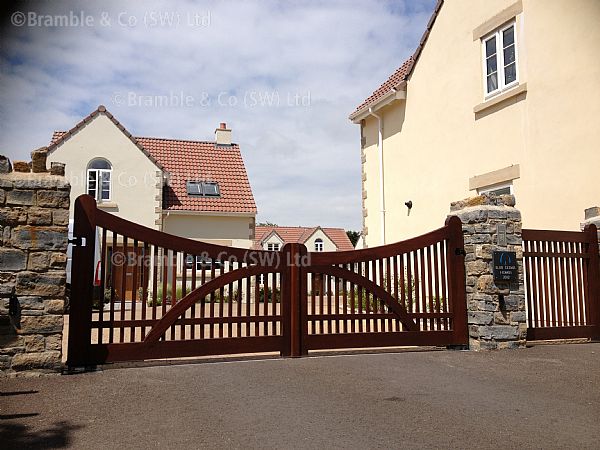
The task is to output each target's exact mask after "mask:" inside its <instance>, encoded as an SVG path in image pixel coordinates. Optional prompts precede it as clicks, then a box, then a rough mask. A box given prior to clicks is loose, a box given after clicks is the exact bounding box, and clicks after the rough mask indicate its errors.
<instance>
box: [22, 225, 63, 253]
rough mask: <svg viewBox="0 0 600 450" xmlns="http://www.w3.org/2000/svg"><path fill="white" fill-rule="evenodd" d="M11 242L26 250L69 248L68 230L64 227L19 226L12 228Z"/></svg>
mask: <svg viewBox="0 0 600 450" xmlns="http://www.w3.org/2000/svg"><path fill="white" fill-rule="evenodd" d="M11 244H12V246H13V247H17V248H21V249H25V250H67V245H68V243H67V230H66V229H65V228H63V227H32V226H19V227H16V228H14V229H13V230H12V233H11Z"/></svg>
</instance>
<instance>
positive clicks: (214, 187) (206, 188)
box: [202, 183, 219, 196]
mask: <svg viewBox="0 0 600 450" xmlns="http://www.w3.org/2000/svg"><path fill="white" fill-rule="evenodd" d="M202 192H203V194H204V195H210V196H216V195H219V185H218V184H217V183H203V184H202Z"/></svg>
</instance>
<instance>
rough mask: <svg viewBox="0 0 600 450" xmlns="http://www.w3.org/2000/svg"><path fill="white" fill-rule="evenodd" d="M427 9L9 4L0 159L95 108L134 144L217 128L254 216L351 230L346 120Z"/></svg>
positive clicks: (399, 54)
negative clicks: (226, 139)
mask: <svg viewBox="0 0 600 450" xmlns="http://www.w3.org/2000/svg"><path fill="white" fill-rule="evenodd" d="M434 3H435V1H434V0H422V1H421V0H412V1H411V0H404V1H395V2H377V1H371V2H369V1H327V2H325V1H304V2H303V1H293V2H275V1H246V2H233V1H227V2H204V1H198V2H197V1H185V2H177V3H173V2H168V1H162V0H161V1H159V0H155V1H144V2H140V1H131V2H110V1H109V2H91V1H88V2H66V1H54V2H23V3H15V4H14V6H13V10H12V11H11V15H9V16H7V18H6V19H5V21H4V23H3V29H2V35H1V36H0V41H1V42H2V45H1V47H0V124H1V127H2V129H1V132H0V153H2V154H6V155H7V156H8V157H9V158H11V159H27V158H28V155H29V152H30V151H31V150H33V149H35V148H38V147H40V146H43V145H47V143H48V141H49V139H50V137H51V135H52V132H53V131H54V130H65V129H69V128H71V127H72V126H73V125H75V124H76V123H77V122H78V121H79V120H81V118H82V117H84V116H85V115H87V114H89V113H90V112H91V111H92V110H94V109H95V108H96V107H97V106H98V105H100V104H104V105H105V106H106V107H107V109H108V110H109V111H110V112H112V113H113V114H114V115H115V116H116V117H117V118H118V119H119V121H121V123H123V125H125V127H127V129H128V130H129V131H130V132H131V133H133V134H134V135H136V136H150V137H169V138H180V139H193V140H212V139H213V137H214V129H215V127H216V126H217V125H218V123H219V122H227V124H228V125H229V126H230V127H231V128H232V130H233V139H234V141H235V142H237V143H239V144H240V146H241V148H242V152H243V155H244V160H245V162H246V168H247V170H248V174H249V177H250V182H251V185H252V188H253V192H254V196H255V199H256V202H257V205H258V208H259V217H258V218H259V220H269V221H271V222H276V223H278V224H280V225H322V226H341V227H344V228H347V229H356V230H358V229H360V224H361V209H360V147H359V145H360V139H359V129H358V126H357V125H353V124H351V123H350V122H349V121H348V119H347V117H348V114H349V113H350V112H352V110H353V109H354V108H355V107H356V105H357V104H359V103H360V102H361V101H362V100H363V99H364V98H365V97H366V96H368V95H369V94H370V93H371V92H372V91H373V90H374V89H375V88H376V87H377V86H379V84H380V83H381V82H382V81H384V80H385V79H386V78H387V77H388V76H389V75H390V74H391V73H392V72H393V71H394V70H395V69H396V68H397V67H398V66H400V64H401V63H402V62H403V61H404V60H405V59H406V58H407V57H408V56H409V55H410V54H411V53H412V52H413V50H414V48H415V47H416V45H417V43H418V41H419V39H420V37H421V34H422V32H423V30H424V28H425V25H426V23H427V21H428V20H429V16H430V14H431V11H432V10H433V7H434ZM15 13H23V14H24V15H25V16H22V15H21V16H19V15H18V14H17V15H16V16H15V15H14V14H15ZM65 15H66V16H69V17H68V24H69V25H71V26H58V25H61V24H60V23H56V21H57V20H59V19H56V17H57V16H65ZM23 17H25V18H26V23H25V24H24V25H21V24H20V22H19V20H22V18H23ZM82 18H83V20H84V21H87V22H86V24H85V26H80V25H79V24H78V23H77V20H82ZM11 19H12V21H13V23H11ZM44 21H46V22H47V21H50V22H51V24H53V25H56V26H45V25H47V23H44ZM40 24H41V25H40Z"/></svg>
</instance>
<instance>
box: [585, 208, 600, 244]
mask: <svg viewBox="0 0 600 450" xmlns="http://www.w3.org/2000/svg"><path fill="white" fill-rule="evenodd" d="M592 223H593V224H594V225H596V227H597V228H598V245H600V206H592V207H591V208H587V209H586V210H585V218H584V221H583V222H581V229H582V230H584V229H585V227H586V226H588V225H590V224H592Z"/></svg>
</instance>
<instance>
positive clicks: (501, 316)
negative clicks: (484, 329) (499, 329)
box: [494, 311, 510, 325]
mask: <svg viewBox="0 0 600 450" xmlns="http://www.w3.org/2000/svg"><path fill="white" fill-rule="evenodd" d="M494 323H495V324H496V325H510V317H509V314H508V313H506V312H503V311H498V312H496V313H494Z"/></svg>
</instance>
